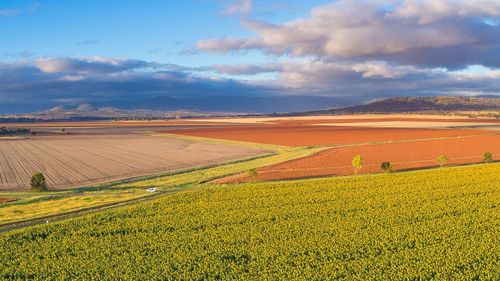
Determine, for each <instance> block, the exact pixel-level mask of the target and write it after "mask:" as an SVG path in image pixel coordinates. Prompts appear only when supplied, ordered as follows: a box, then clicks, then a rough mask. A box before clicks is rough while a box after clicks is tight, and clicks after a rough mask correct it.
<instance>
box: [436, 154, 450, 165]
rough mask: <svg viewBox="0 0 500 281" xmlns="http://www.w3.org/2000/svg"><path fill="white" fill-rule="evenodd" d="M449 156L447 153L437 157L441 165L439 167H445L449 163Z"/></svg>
mask: <svg viewBox="0 0 500 281" xmlns="http://www.w3.org/2000/svg"><path fill="white" fill-rule="evenodd" d="M448 161H449V159H448V156H446V155H444V154H443V155H439V156H438V157H437V158H436V163H437V164H438V165H439V167H443V166H445V165H446V164H448Z"/></svg>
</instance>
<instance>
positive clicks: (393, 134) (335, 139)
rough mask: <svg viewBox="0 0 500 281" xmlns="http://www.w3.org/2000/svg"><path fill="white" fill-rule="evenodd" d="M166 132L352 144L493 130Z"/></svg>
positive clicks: (291, 143) (253, 128)
mask: <svg viewBox="0 0 500 281" xmlns="http://www.w3.org/2000/svg"><path fill="white" fill-rule="evenodd" d="M164 132H166V133H172V134H180V135H187V136H196V137H206V138H216V139H226V140H235V141H246V142H253V143H265V144H276V145H286V146H314V145H336V144H353V143H365V142H379V141H390V140H411V139H426V138H440V137H454V136H467V135H482V134H487V133H491V132H490V131H484V130H459V129H405V128H367V127H348V126H346V127H335V126H332V127H329V126H315V125H295V126H292V125H247V126H228V127H222V128H199V129H187V130H168V131H164Z"/></svg>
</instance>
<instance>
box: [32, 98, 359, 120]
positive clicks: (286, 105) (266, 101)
mask: <svg viewBox="0 0 500 281" xmlns="http://www.w3.org/2000/svg"><path fill="white" fill-rule="evenodd" d="M353 103H354V101H353V100H351V99H348V98H347V99H345V98H332V97H318V96H271V97H261V96H259V97H232V96H220V97H207V98H185V99H180V98H172V97H158V98H152V99H147V100H133V101H123V100H119V101H118V100H117V101H107V102H93V103H73V104H61V105H57V106H55V107H53V108H50V109H47V110H42V111H38V112H37V113H38V114H58V115H75V116H81V115H89V114H90V115H98V116H102V115H106V114H108V115H109V114H111V115H113V114H124V113H126V112H129V113H143V114H145V113H147V112H173V111H192V112H225V113H241V114H247V113H250V114H252V113H275V112H293V111H307V110H315V109H320V108H327V107H341V106H346V105H350V104H353Z"/></svg>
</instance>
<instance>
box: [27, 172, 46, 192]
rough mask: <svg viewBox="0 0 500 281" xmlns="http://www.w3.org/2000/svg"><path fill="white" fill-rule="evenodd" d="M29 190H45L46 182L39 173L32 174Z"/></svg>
mask: <svg viewBox="0 0 500 281" xmlns="http://www.w3.org/2000/svg"><path fill="white" fill-rule="evenodd" d="M31 190H33V191H45V190H47V182H46V181H45V176H44V175H43V174H42V173H40V172H37V173H34V174H33V176H32V177H31Z"/></svg>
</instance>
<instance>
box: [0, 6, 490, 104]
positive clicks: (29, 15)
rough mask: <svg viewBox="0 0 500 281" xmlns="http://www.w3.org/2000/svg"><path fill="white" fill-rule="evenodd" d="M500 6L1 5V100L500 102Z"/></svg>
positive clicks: (19, 102) (2, 101) (45, 101)
mask: <svg viewBox="0 0 500 281" xmlns="http://www.w3.org/2000/svg"><path fill="white" fill-rule="evenodd" d="M498 22H500V1H491V0H469V1H467V0H461V1H456V0H440V1H435V0H373V1H367V0H337V1H332V0H295V1H293V0H288V1H287V0H179V1H177V0H148V1H127V0H120V1H118V0H106V1H98V0H86V1H83V0H81V1H76V0H68V1H60V0H37V1H29V0H22V1H21V0H2V1H0V32H1V34H2V36H0V85H1V86H0V103H3V104H4V105H5V104H7V105H8V104H10V103H12V104H16V105H17V106H18V107H22V106H23V104H25V103H37V104H40V105H46V106H49V105H53V104H57V103H61V102H71V101H73V102H92V101H100V100H105V99H133V98H145V99H146V98H151V97H157V96H173V97H210V96H218V95H232V96H238V95H250V96H252V95H264V96H265V95H302V96H331V97H338V98H343V97H345V98H349V99H350V100H353V99H354V100H358V101H359V102H365V101H369V100H373V99H379V98H384V97H392V96H428V95H469V96H473V95H499V94H500V90H499V89H500V82H499V81H500V25H498Z"/></svg>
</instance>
